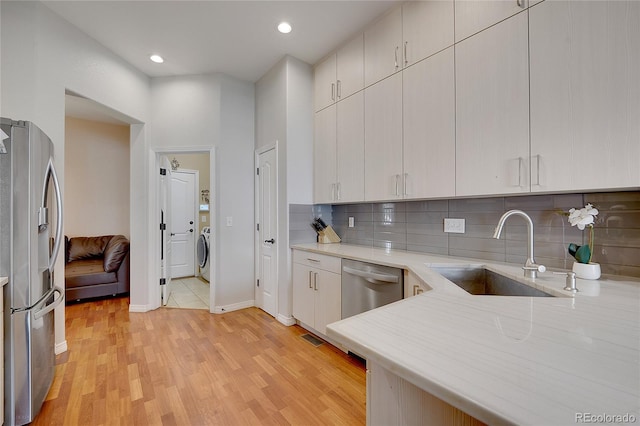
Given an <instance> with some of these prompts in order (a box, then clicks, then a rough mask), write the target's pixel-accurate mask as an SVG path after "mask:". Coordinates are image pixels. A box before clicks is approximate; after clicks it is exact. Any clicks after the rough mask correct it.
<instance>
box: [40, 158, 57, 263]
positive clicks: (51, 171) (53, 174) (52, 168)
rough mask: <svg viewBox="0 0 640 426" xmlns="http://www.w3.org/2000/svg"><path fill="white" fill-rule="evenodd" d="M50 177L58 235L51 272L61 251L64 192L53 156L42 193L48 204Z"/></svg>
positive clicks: (51, 258)
mask: <svg viewBox="0 0 640 426" xmlns="http://www.w3.org/2000/svg"><path fill="white" fill-rule="evenodd" d="M49 177H51V179H52V180H53V190H54V191H55V192H56V209H57V212H56V236H55V237H54V240H53V250H52V251H51V257H50V258H49V272H51V273H53V268H54V266H55V263H56V258H57V257H58V252H59V251H60V244H61V241H62V193H61V191H60V183H59V182H58V174H57V173H56V168H55V166H54V165H53V158H49V164H47V177H46V179H45V182H44V191H43V194H42V205H43V206H45V208H46V205H47V186H48V182H49Z"/></svg>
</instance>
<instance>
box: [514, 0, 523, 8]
mask: <svg viewBox="0 0 640 426" xmlns="http://www.w3.org/2000/svg"><path fill="white" fill-rule="evenodd" d="M524 1H525V0H516V4H517V5H518V6H519V7H520V8H522V9H524Z"/></svg>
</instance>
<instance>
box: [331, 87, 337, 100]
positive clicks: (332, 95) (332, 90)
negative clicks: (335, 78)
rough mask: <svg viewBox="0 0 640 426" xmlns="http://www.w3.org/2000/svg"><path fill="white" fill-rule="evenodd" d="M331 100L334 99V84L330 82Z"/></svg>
mask: <svg viewBox="0 0 640 426" xmlns="http://www.w3.org/2000/svg"><path fill="white" fill-rule="evenodd" d="M331 100H332V101H335V100H336V84H335V83H331Z"/></svg>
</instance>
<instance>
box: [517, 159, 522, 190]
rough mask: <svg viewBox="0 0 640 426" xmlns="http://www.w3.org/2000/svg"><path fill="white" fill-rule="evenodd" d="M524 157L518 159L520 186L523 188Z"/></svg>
mask: <svg viewBox="0 0 640 426" xmlns="http://www.w3.org/2000/svg"><path fill="white" fill-rule="evenodd" d="M522 162H523V160H522V157H518V186H522Z"/></svg>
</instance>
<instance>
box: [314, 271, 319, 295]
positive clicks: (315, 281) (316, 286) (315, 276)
mask: <svg viewBox="0 0 640 426" xmlns="http://www.w3.org/2000/svg"><path fill="white" fill-rule="evenodd" d="M313 289H314V290H315V291H318V273H317V272H314V273H313Z"/></svg>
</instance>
